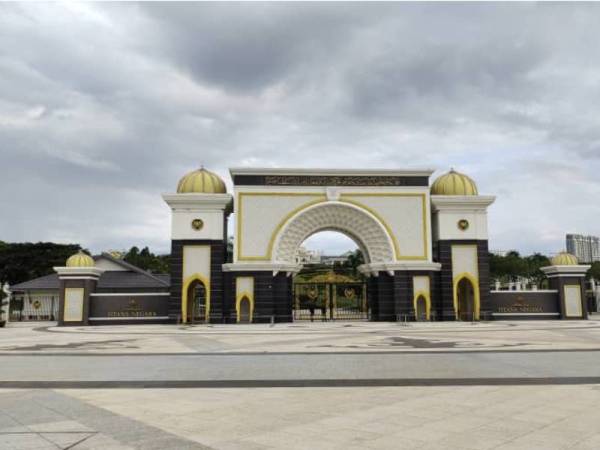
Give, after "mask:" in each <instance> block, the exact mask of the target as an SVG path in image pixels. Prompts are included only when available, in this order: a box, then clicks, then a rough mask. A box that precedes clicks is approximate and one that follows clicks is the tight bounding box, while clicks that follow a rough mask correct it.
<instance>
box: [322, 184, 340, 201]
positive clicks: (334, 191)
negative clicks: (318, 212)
mask: <svg viewBox="0 0 600 450" xmlns="http://www.w3.org/2000/svg"><path fill="white" fill-rule="evenodd" d="M326 192H327V200H329V201H338V200H339V199H340V194H341V191H340V189H339V188H335V187H328V188H327V189H326Z"/></svg>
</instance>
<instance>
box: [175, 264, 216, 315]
mask: <svg viewBox="0 0 600 450" xmlns="http://www.w3.org/2000/svg"><path fill="white" fill-rule="evenodd" d="M194 281H200V282H201V283H202V284H204V291H205V292H206V311H205V314H204V321H205V322H207V323H208V322H209V319H210V281H209V280H207V279H206V277H204V276H203V275H201V274H199V273H195V274H193V275H190V276H189V277H187V278H186V279H185V280H184V282H183V286H182V288H181V313H182V318H181V319H182V320H181V322H182V323H187V300H188V290H189V288H190V285H191V284H192V283H193V282H194Z"/></svg>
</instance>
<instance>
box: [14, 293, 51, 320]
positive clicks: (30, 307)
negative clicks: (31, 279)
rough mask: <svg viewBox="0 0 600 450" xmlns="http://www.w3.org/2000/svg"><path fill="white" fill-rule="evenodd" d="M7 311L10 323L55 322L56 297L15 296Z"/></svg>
mask: <svg viewBox="0 0 600 450" xmlns="http://www.w3.org/2000/svg"><path fill="white" fill-rule="evenodd" d="M9 310H10V314H9V317H10V318H9V320H10V321H12V322H25V321H36V320H37V321H45V320H57V317H58V295H35V294H34V295H28V294H25V295H15V296H14V297H13V298H12V299H11V301H10V308H9Z"/></svg>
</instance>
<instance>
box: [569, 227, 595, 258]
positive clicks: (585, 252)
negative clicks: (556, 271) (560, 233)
mask: <svg viewBox="0 0 600 450" xmlns="http://www.w3.org/2000/svg"><path fill="white" fill-rule="evenodd" d="M567 252H569V253H571V254H572V255H575V256H577V259H578V260H579V262H580V263H592V262H595V261H600V238H598V237H597V236H584V235H581V234H567Z"/></svg>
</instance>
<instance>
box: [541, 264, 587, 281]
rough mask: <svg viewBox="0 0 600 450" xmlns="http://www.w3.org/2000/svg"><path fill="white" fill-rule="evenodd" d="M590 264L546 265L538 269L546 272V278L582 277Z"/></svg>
mask: <svg viewBox="0 0 600 450" xmlns="http://www.w3.org/2000/svg"><path fill="white" fill-rule="evenodd" d="M590 267H592V266H590V265H583V264H578V265H573V266H546V267H540V270H541V271H542V272H544V273H545V274H546V276H547V277H548V278H555V277H584V276H585V274H586V273H587V271H588V270H590Z"/></svg>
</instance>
